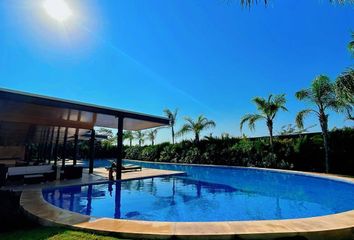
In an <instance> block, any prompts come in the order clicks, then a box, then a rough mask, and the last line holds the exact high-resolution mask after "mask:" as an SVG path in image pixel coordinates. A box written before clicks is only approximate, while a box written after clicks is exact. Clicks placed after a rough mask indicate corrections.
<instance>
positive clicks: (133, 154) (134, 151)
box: [125, 146, 143, 159]
mask: <svg viewBox="0 0 354 240" xmlns="http://www.w3.org/2000/svg"><path fill="white" fill-rule="evenodd" d="M142 150H143V147H141V146H131V147H128V148H127V149H126V150H125V158H128V159H142Z"/></svg>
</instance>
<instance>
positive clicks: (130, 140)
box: [129, 139, 132, 147]
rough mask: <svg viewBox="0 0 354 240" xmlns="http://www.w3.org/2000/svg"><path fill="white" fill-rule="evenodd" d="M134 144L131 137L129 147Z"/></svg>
mask: <svg viewBox="0 0 354 240" xmlns="http://www.w3.org/2000/svg"><path fill="white" fill-rule="evenodd" d="M131 146H132V139H129V147H131Z"/></svg>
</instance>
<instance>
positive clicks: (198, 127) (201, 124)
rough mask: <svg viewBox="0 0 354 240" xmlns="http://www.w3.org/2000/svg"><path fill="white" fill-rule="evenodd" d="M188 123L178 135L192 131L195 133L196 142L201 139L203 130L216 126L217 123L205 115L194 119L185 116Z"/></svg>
mask: <svg viewBox="0 0 354 240" xmlns="http://www.w3.org/2000/svg"><path fill="white" fill-rule="evenodd" d="M184 119H185V120H186V122H187V123H185V124H184V125H183V126H182V128H181V130H179V132H178V135H184V134H186V133H189V132H192V133H194V136H195V137H194V142H195V143H198V142H199V139H200V133H201V132H202V131H203V130H206V129H209V128H212V127H215V126H216V124H215V122H214V121H212V120H208V119H207V118H206V117H204V116H203V115H200V116H198V118H197V119H196V120H195V121H193V120H192V119H191V118H190V117H185V118H184Z"/></svg>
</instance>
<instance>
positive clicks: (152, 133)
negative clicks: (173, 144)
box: [147, 128, 157, 145]
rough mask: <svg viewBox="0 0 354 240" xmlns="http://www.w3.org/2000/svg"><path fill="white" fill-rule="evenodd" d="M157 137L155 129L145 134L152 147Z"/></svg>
mask: <svg viewBox="0 0 354 240" xmlns="http://www.w3.org/2000/svg"><path fill="white" fill-rule="evenodd" d="M156 135H157V128H155V129H151V130H150V131H148V132H147V138H148V139H149V140H150V141H151V145H154V143H155V139H156Z"/></svg>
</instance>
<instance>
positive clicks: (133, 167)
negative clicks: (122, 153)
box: [106, 163, 142, 171]
mask: <svg viewBox="0 0 354 240" xmlns="http://www.w3.org/2000/svg"><path fill="white" fill-rule="evenodd" d="M110 169H112V170H113V171H116V164H115V163H112V166H111V167H106V170H110ZM141 169H142V168H141V166H138V165H131V164H129V165H122V171H141Z"/></svg>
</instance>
